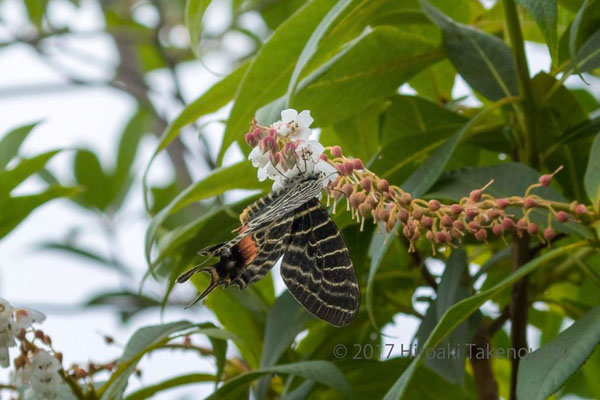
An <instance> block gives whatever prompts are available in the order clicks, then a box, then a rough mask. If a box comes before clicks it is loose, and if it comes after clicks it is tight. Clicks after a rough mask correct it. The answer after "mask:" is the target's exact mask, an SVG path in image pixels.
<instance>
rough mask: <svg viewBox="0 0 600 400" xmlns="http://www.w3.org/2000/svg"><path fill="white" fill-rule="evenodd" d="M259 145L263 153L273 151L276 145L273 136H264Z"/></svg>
mask: <svg viewBox="0 0 600 400" xmlns="http://www.w3.org/2000/svg"><path fill="white" fill-rule="evenodd" d="M259 147H260V150H261V151H262V152H263V153H266V152H268V151H273V150H274V149H275V147H277V143H276V142H275V139H274V138H273V136H265V137H264V138H263V139H262V140H261V141H260V143H259Z"/></svg>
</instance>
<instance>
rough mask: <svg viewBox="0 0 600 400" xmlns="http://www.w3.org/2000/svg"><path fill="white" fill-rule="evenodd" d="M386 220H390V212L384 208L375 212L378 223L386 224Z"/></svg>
mask: <svg viewBox="0 0 600 400" xmlns="http://www.w3.org/2000/svg"><path fill="white" fill-rule="evenodd" d="M388 218H390V210H387V209H385V208H382V209H379V211H378V212H377V219H378V220H379V221H383V222H387V220H388Z"/></svg>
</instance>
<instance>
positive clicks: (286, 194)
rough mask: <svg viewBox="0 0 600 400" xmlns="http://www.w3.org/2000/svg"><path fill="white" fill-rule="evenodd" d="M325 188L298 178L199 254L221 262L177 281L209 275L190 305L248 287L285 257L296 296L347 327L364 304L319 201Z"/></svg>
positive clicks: (319, 314)
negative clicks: (220, 291)
mask: <svg viewBox="0 0 600 400" xmlns="http://www.w3.org/2000/svg"><path fill="white" fill-rule="evenodd" d="M322 189H323V187H322V181H321V179H320V177H319V176H315V175H313V176H300V177H296V178H292V179H289V180H288V181H287V182H286V183H285V185H284V187H283V188H282V189H281V190H279V191H275V192H272V193H270V194H268V195H266V196H264V197H261V198H259V199H258V200H257V201H255V202H254V203H252V204H251V205H249V206H248V207H246V209H245V210H244V211H243V212H242V213H241V215H240V221H241V223H242V226H241V227H240V228H238V230H237V231H238V235H237V236H236V237H235V238H233V239H231V240H229V241H227V242H224V243H219V244H217V245H214V246H209V247H207V248H204V249H202V250H200V251H199V252H198V254H200V255H202V256H207V257H219V261H218V262H217V263H216V264H213V265H211V266H208V267H204V268H202V267H201V266H196V267H194V268H193V269H191V270H189V271H187V272H185V273H184V274H182V275H181V276H179V278H177V282H179V283H182V282H185V281H187V280H188V279H189V278H190V277H191V276H192V275H194V274H195V273H198V272H207V273H208V274H209V275H210V284H209V285H208V287H207V288H206V289H205V290H204V291H203V292H202V293H201V294H200V295H199V296H198V297H197V298H196V300H195V301H194V302H193V303H192V304H190V306H191V305H193V304H195V303H197V302H198V301H200V300H202V299H203V298H205V297H206V296H207V295H208V294H209V293H210V292H212V291H213V290H214V289H215V288H217V287H218V286H219V285H223V286H225V287H227V286H229V285H231V284H234V285H237V286H238V287H239V288H240V289H244V288H245V287H246V286H248V285H249V284H251V283H254V282H256V281H258V280H260V279H261V278H263V277H264V276H265V275H266V274H267V273H268V272H269V271H270V270H271V269H272V268H273V266H274V265H275V264H276V263H277V261H278V260H279V259H280V258H281V257H282V256H283V259H282V261H281V268H280V271H281V277H282V278H283V281H284V282H285V284H286V286H287V288H288V290H289V291H290V293H291V294H292V295H293V296H294V298H295V299H296V300H297V301H298V302H299V303H300V304H302V305H303V306H304V308H305V309H306V310H307V311H308V312H310V313H311V314H313V315H315V316H316V317H318V318H320V319H322V320H324V321H326V322H328V323H330V324H332V325H335V326H344V325H347V324H349V323H350V322H351V321H352V320H353V319H354V316H355V315H356V312H357V311H358V307H359V305H360V290H359V287H358V283H357V279H356V274H355V272H354V267H353V265H352V260H351V259H350V254H349V252H348V248H347V247H346V245H345V243H344V240H343V238H342V236H341V234H340V231H339V230H338V228H337V227H336V225H335V223H334V222H333V220H332V219H331V218H330V217H329V214H328V213H327V211H326V210H325V208H324V207H323V205H321V202H320V201H319V200H318V199H317V196H318V195H319V194H320V193H321V191H322Z"/></svg>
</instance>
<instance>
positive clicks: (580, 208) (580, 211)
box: [575, 204, 587, 215]
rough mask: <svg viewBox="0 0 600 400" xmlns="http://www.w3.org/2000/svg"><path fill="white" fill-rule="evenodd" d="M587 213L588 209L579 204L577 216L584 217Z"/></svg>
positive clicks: (576, 209) (576, 210)
mask: <svg viewBox="0 0 600 400" xmlns="http://www.w3.org/2000/svg"><path fill="white" fill-rule="evenodd" d="M586 213H587V207H586V206H584V205H583V204H577V205H576V206H575V214H577V215H583V214H586Z"/></svg>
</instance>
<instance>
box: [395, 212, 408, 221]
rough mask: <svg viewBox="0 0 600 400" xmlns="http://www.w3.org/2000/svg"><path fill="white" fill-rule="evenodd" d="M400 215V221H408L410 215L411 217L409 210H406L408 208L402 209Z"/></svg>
mask: <svg viewBox="0 0 600 400" xmlns="http://www.w3.org/2000/svg"><path fill="white" fill-rule="evenodd" d="M398 217H399V219H400V221H402V222H406V221H408V217H409V215H408V211H406V210H400V213H399V214H398Z"/></svg>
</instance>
